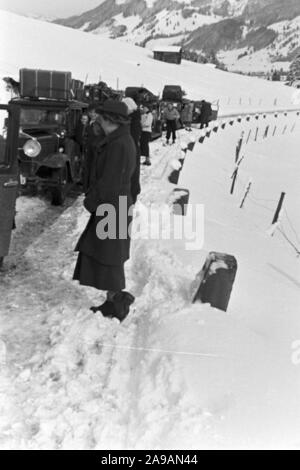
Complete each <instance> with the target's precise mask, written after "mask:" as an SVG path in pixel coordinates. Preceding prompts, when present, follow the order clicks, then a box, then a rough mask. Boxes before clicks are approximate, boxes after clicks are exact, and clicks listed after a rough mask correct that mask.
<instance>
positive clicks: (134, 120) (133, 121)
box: [122, 94, 142, 204]
mask: <svg viewBox="0 0 300 470" xmlns="http://www.w3.org/2000/svg"><path fill="white" fill-rule="evenodd" d="M136 101H137V102H139V95H138V94H137V95H136ZM136 101H135V100H134V99H133V98H130V97H126V98H123V100H122V102H123V103H125V104H126V106H127V109H128V115H129V118H130V133H131V136H132V138H133V140H134V143H135V147H136V167H135V171H134V173H133V176H132V198H133V203H134V204H135V203H136V200H137V197H138V195H139V194H140V192H141V185H140V173H141V147H140V140H141V135H142V124H141V111H140V107H139V106H138V104H137V103H136Z"/></svg>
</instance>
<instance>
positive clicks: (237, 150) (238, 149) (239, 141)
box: [235, 132, 244, 163]
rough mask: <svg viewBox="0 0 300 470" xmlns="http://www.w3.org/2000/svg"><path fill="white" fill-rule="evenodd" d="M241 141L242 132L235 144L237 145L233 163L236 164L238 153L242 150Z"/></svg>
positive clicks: (242, 137)
mask: <svg viewBox="0 0 300 470" xmlns="http://www.w3.org/2000/svg"><path fill="white" fill-rule="evenodd" d="M243 139H244V132H242V133H241V137H240V138H239V140H238V143H237V145H236V149H235V163H237V161H238V159H239V156H240V152H241V148H242V144H243Z"/></svg>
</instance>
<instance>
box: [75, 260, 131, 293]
mask: <svg viewBox="0 0 300 470" xmlns="http://www.w3.org/2000/svg"><path fill="white" fill-rule="evenodd" d="M73 279H74V280H76V281H79V283H80V284H82V285H83V286H90V287H95V288H96V289H98V290H109V291H114V292H118V291H120V290H123V289H125V273H124V264H121V265H119V266H106V265H104V264H100V263H98V261H96V260H94V259H93V258H91V257H90V256H87V255H85V254H84V253H81V252H79V253H78V258H77V263H76V266H75V270H74V274H73Z"/></svg>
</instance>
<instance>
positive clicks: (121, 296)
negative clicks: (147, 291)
mask: <svg viewBox="0 0 300 470" xmlns="http://www.w3.org/2000/svg"><path fill="white" fill-rule="evenodd" d="M134 301H135V298H134V296H133V295H132V294H130V293H129V292H126V291H121V292H116V293H115V294H114V295H113V296H112V298H111V299H110V300H106V301H105V302H104V303H103V304H102V305H99V307H91V308H90V310H91V311H92V312H93V313H97V312H101V313H102V315H103V316H104V317H108V318H117V319H118V320H120V322H122V321H123V320H125V318H126V317H127V315H128V313H129V309H130V305H131V304H133V302H134Z"/></svg>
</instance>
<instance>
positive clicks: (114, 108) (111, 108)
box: [96, 100, 128, 119]
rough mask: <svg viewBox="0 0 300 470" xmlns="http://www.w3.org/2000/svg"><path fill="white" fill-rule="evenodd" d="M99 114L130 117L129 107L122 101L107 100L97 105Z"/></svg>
mask: <svg viewBox="0 0 300 470" xmlns="http://www.w3.org/2000/svg"><path fill="white" fill-rule="evenodd" d="M96 112H97V113H98V114H108V115H110V114H111V115H112V116H119V117H121V118H124V119H126V118H127V117H128V109H127V106H126V104H125V103H122V101H115V100H106V101H105V102H104V103H103V104H102V105H100V106H99V107H97V109H96Z"/></svg>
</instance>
